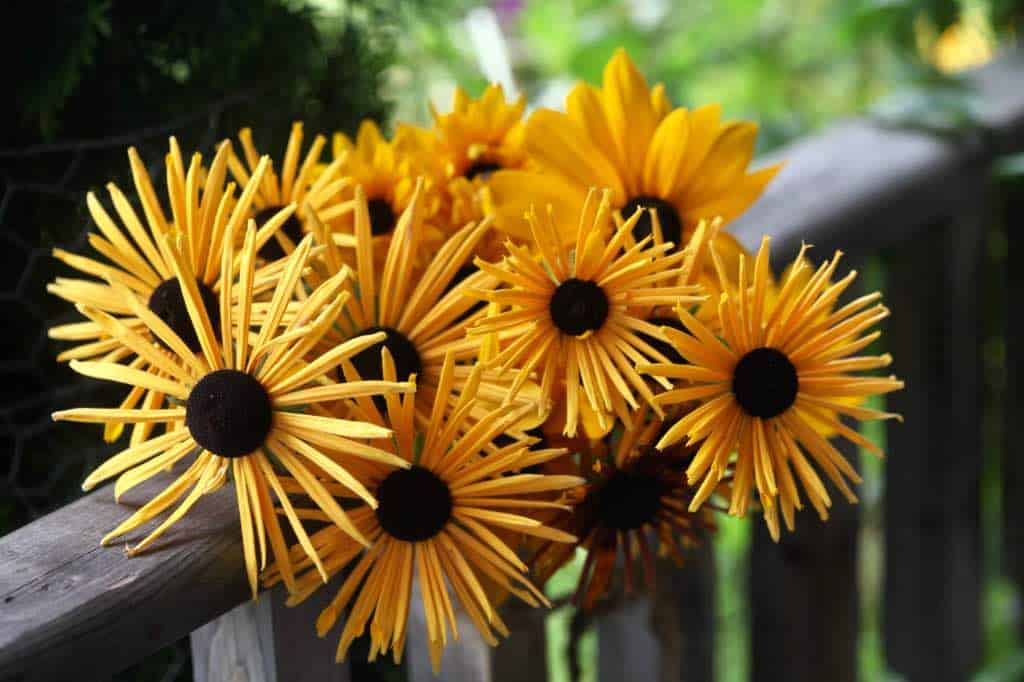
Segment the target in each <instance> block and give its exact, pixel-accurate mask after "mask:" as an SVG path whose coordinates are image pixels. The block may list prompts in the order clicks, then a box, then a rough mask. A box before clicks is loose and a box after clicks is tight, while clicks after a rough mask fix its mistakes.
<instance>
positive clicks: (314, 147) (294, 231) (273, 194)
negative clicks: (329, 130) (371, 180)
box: [228, 122, 349, 261]
mask: <svg viewBox="0 0 1024 682" xmlns="http://www.w3.org/2000/svg"><path fill="white" fill-rule="evenodd" d="M302 137H303V132H302V123H301V122H295V123H293V124H292V129H291V133H290V134H289V136H288V145H287V146H286V147H285V150H284V156H283V157H282V159H281V164H280V168H281V171H280V172H281V175H280V177H278V175H277V173H276V172H275V171H274V166H275V164H274V162H273V161H270V160H269V157H266V158H268V162H267V166H268V167H267V168H266V172H265V173H262V174H261V178H260V180H259V181H258V182H256V183H255V186H256V191H255V194H254V196H253V197H252V204H253V210H254V218H255V220H256V224H257V226H263V225H264V224H266V223H267V222H268V221H270V220H271V219H272V218H274V216H275V215H276V214H277V213H278V211H280V209H281V207H283V206H287V205H289V204H293V205H294V206H296V207H297V209H296V210H295V212H294V213H291V214H289V215H288V216H287V218H286V219H285V221H284V223H283V224H282V225H281V228H280V230H278V231H277V232H275V233H274V238H273V239H271V240H268V241H266V242H265V243H262V244H261V246H260V248H259V255H260V257H261V258H263V259H264V260H268V261H273V260H277V259H279V258H281V257H283V256H284V255H285V254H286V253H291V252H292V250H293V249H294V248H295V245H296V244H298V243H299V242H300V241H302V237H303V236H304V235H305V234H306V233H307V232H309V229H310V228H309V224H308V221H309V214H310V213H312V212H314V211H320V210H322V209H323V208H325V206H327V205H333V204H334V203H336V199H337V197H338V196H339V193H340V192H341V191H342V190H343V189H344V188H345V187H346V186H347V185H348V184H349V183H348V181H347V180H346V179H345V178H343V177H342V176H341V165H342V164H341V160H336V161H335V162H334V163H332V164H330V165H329V166H326V167H324V168H320V167H319V163H320V154H321V152H322V151H323V148H324V145H325V144H327V138H325V137H324V136H323V135H317V136H316V137H315V138H314V139H313V144H311V145H310V147H309V149H308V150H307V151H306V155H305V156H302ZM238 140H239V142H240V143H241V146H242V152H243V154H244V156H245V161H244V162H243V161H242V159H240V158H238V156H237V155H236V154H235V153H234V151H232V152H231V155H230V157H229V159H228V161H229V165H230V168H231V174H232V175H233V176H234V177H235V179H236V180H237V181H238V183H239V184H242V185H247V184H249V182H250V177H251V175H250V174H254V173H255V172H256V167H257V166H258V165H259V163H260V159H261V158H262V157H260V154H259V151H258V150H257V148H256V145H255V143H254V142H253V137H252V130H250V129H249V128H243V129H242V130H241V131H240V132H239V133H238Z"/></svg>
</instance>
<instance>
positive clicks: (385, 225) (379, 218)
mask: <svg viewBox="0 0 1024 682" xmlns="http://www.w3.org/2000/svg"><path fill="white" fill-rule="evenodd" d="M366 209H367V211H369V213H370V232H371V233H372V234H373V236H374V237H379V236H381V235H383V234H391V231H392V230H393V229H395V211H394V209H392V208H391V203H390V202H389V201H388V200H387V199H370V200H369V201H368V202H366Z"/></svg>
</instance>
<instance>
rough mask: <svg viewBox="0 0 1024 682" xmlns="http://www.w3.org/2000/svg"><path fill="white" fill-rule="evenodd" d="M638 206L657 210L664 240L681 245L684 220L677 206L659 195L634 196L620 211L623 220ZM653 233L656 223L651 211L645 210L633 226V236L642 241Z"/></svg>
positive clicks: (628, 217) (627, 218)
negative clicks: (653, 220) (652, 219)
mask: <svg viewBox="0 0 1024 682" xmlns="http://www.w3.org/2000/svg"><path fill="white" fill-rule="evenodd" d="M638 208H652V209H654V210H655V211H657V212H658V224H660V225H661V237H662V240H663V241H666V242H672V243H673V244H675V245H676V246H677V247H679V246H681V240H682V238H683V221H682V220H681V219H680V218H679V212H678V211H677V210H676V207H675V206H673V205H672V204H670V203H668V202H667V201H665V200H664V199H659V198H658V197H649V196H639V197H633V198H632V199H630V200H629V201H627V202H626V205H625V206H623V207H622V210H621V211H620V213H621V214H622V218H623V220H629V219H630V218H631V217H632V216H633V214H634V213H636V209H638ZM653 233H654V224H653V223H652V222H651V213H650V211H644V213H643V214H642V215H641V216H640V219H639V220H637V221H636V225H634V226H633V238H634V239H636V240H637V241H640V240H641V239H644V238H646V237H648V236H650V235H652V234H653Z"/></svg>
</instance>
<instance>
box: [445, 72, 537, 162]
mask: <svg viewBox="0 0 1024 682" xmlns="http://www.w3.org/2000/svg"><path fill="white" fill-rule="evenodd" d="M525 108H526V98H525V97H522V96H520V97H519V98H517V99H516V100H515V101H514V102H509V101H507V100H506V99H505V92H504V90H503V89H502V87H501V86H500V85H498V84H496V83H492V84H491V85H488V86H487V88H486V89H485V90H484V93H483V94H482V95H481V96H480V98H479V99H473V98H472V97H470V96H469V95H467V94H466V92H465V91H464V90H463V89H462V88H459V87H456V88H455V95H454V97H453V102H452V110H451V111H450V112H449V113H447V114H440V113H438V112H437V110H435V109H434V108H433V107H431V114H432V115H433V118H434V130H435V131H436V133H437V136H438V138H439V140H440V142H441V149H442V153H443V155H444V163H445V174H446V176H447V177H448V178H449V179H453V178H459V177H461V178H466V179H467V180H477V179H480V180H487V179H488V178H489V177H490V176H491V175H492V174H493V173H494V172H495V171H498V170H501V169H516V168H523V167H524V166H525V165H526V153H525V152H524V151H523V123H522V119H523V110H524V109H525Z"/></svg>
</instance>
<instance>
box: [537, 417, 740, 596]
mask: <svg viewBox="0 0 1024 682" xmlns="http://www.w3.org/2000/svg"><path fill="white" fill-rule="evenodd" d="M631 419H632V420H633V422H632V423H630V424H628V425H627V428H625V429H619V430H618V433H616V434H614V435H613V436H612V437H610V439H611V440H612V441H613V444H612V454H611V456H608V455H607V454H606V453H607V451H608V448H607V446H605V445H604V443H603V442H598V443H596V444H594V445H593V446H591V447H589V448H586V449H585V450H584V451H583V452H582V453H581V456H580V462H579V466H580V473H581V474H583V475H584V476H586V477H587V484H586V486H584V487H582V488H581V489H579V490H578V491H577V492H576V498H577V499H576V500H574V503H573V505H572V507H571V510H570V511H569V512H567V513H566V512H561V513H558V512H548V514H549V515H550V516H552V517H553V518H554V519H556V520H555V521H553V522H552V523H551V525H552V526H554V527H555V528H560V529H562V530H564V531H566V532H569V533H572V534H573V535H576V537H578V538H579V540H578V542H577V544H575V545H564V544H562V545H556V544H554V543H551V542H548V541H544V540H542V541H539V542H534V543H532V544H533V547H531V548H530V551H529V552H528V557H529V563H530V565H531V575H532V576H533V577H534V579H535V580H536V581H537V582H538V584H544V583H545V582H547V580H548V578H550V577H551V575H552V574H554V572H555V571H556V570H557V569H558V568H560V567H561V566H563V565H564V564H565V563H566V562H567V561H569V560H570V559H572V557H573V555H574V554H575V552H576V550H577V548H582V549H585V550H586V552H587V556H586V560H585V561H584V564H583V569H582V571H581V573H580V577H579V582H578V583H577V588H576V592H575V595H574V597H573V601H574V603H576V604H578V605H580V606H582V607H583V608H584V609H588V610H589V609H592V608H593V607H594V605H595V604H596V603H597V602H598V601H599V600H600V599H601V598H602V597H604V596H605V595H607V594H608V592H609V590H610V589H611V586H612V578H613V576H614V574H615V571H616V566H617V563H618V562H619V561H620V559H621V560H622V564H621V567H622V569H623V577H624V587H625V590H626V592H630V591H631V590H632V589H633V587H634V582H635V577H634V571H635V564H637V563H639V564H640V566H641V568H642V574H643V579H644V583H645V584H646V585H650V584H651V583H652V582H653V580H654V562H655V559H656V558H657V557H660V556H667V557H671V558H672V559H673V560H674V561H676V562H677V563H682V562H683V561H684V559H685V550H686V549H688V548H689V547H692V546H693V545H695V544H696V543H698V542H699V541H700V540H701V539H702V537H703V536H705V535H706V534H707V533H709V532H712V531H714V529H715V524H714V519H713V518H712V516H711V514H712V508H715V509H718V510H719V511H724V508H717V507H716V506H715V505H714V504H708V505H705V507H704V508H703V509H701V510H700V511H696V512H694V511H691V510H689V509H688V505H689V502H690V500H691V499H692V497H693V490H692V489H691V488H690V487H689V486H687V485H686V483H685V482H684V480H683V475H682V473H683V470H684V469H685V468H686V465H687V464H688V463H689V461H690V459H691V458H692V456H693V448H685V447H674V448H669V449H668V450H667V451H666V452H659V451H658V450H656V449H655V448H654V443H655V442H657V440H658V436H659V434H660V433H661V432H662V430H663V426H664V424H663V422H662V420H661V419H658V418H651V417H650V416H649V415H648V410H647V408H642V409H641V410H639V411H637V412H636V413H634V414H633V415H631ZM728 482H729V481H728V478H726V479H725V480H723V482H722V484H721V486H722V491H725V490H727V486H728Z"/></svg>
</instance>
